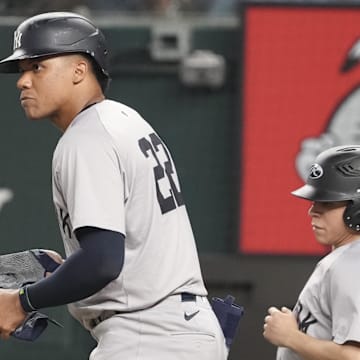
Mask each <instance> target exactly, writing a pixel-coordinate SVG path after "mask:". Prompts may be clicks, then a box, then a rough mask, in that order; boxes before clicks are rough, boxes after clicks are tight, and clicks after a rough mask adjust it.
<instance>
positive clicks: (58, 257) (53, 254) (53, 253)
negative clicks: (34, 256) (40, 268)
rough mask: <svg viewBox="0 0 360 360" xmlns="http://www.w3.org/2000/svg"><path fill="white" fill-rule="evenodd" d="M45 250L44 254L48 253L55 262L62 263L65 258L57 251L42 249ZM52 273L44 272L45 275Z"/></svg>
mask: <svg viewBox="0 0 360 360" xmlns="http://www.w3.org/2000/svg"><path fill="white" fill-rule="evenodd" d="M44 251H45V252H46V254H48V255H49V256H50V257H51V258H52V259H53V260H54V261H55V262H57V263H58V264H60V265H61V264H62V263H63V262H64V261H65V260H64V259H63V258H62V257H61V255H60V254H59V253H57V252H56V251H54V250H48V249H46V250H44ZM51 274H52V273H51V272H49V271H47V272H45V277H48V276H49V275H51Z"/></svg>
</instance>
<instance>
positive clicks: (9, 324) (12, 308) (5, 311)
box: [0, 289, 27, 340]
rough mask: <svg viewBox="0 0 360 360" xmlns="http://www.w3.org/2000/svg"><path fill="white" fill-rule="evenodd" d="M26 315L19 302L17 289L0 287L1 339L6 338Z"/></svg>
mask: <svg viewBox="0 0 360 360" xmlns="http://www.w3.org/2000/svg"><path fill="white" fill-rule="evenodd" d="M26 315H27V314H26V313H25V311H24V310H23V308H22V306H21V304H20V299H19V290H17V289H16V290H12V289H11V290H4V289H0V337H1V339H3V340H6V339H8V338H9V337H10V335H11V333H12V332H13V331H14V330H15V329H16V328H17V327H18V326H19V325H21V324H22V323H23V322H24V320H25V318H26Z"/></svg>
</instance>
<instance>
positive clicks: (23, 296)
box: [19, 286, 36, 313]
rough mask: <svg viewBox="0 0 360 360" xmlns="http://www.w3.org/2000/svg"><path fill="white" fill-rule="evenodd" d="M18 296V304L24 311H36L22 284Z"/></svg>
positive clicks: (25, 287) (26, 289)
mask: <svg viewBox="0 0 360 360" xmlns="http://www.w3.org/2000/svg"><path fill="white" fill-rule="evenodd" d="M19 298H20V304H21V306H22V308H23V309H24V311H25V312H28V313H29V312H33V311H36V309H35V308H34V306H33V305H32V304H31V302H30V299H29V293H28V288H27V286H23V287H21V288H20V292H19Z"/></svg>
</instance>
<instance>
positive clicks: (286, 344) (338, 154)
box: [264, 145, 360, 360]
mask: <svg viewBox="0 0 360 360" xmlns="http://www.w3.org/2000/svg"><path fill="white" fill-rule="evenodd" d="M292 194H293V195H295V196H298V197H300V198H304V199H307V200H310V201H312V204H311V206H310V209H309V215H310V217H311V226H312V228H313V231H314V235H315V238H316V240H317V241H318V242H319V243H320V244H323V245H329V246H331V247H332V252H331V253H330V254H328V255H327V256H325V257H324V258H323V259H322V260H321V261H320V262H319V263H318V264H317V266H316V268H315V270H314V272H313V274H312V275H311V277H310V278H309V280H308V282H307V283H306V285H305V287H304V289H303V290H302V292H301V293H300V296H299V299H298V301H297V303H296V305H295V308H294V310H293V311H292V312H291V311H290V310H289V309H287V308H285V307H283V308H281V309H277V308H276V307H270V308H269V310H268V312H269V315H267V316H266V317H265V324H264V337H265V338H266V339H267V340H268V341H270V342H271V343H272V344H274V345H276V346H278V347H279V349H278V352H277V360H298V359H303V360H305V359H306V360H339V359H341V360H346V359H349V360H350V359H351V360H355V359H360V301H359V294H360V282H359V274H360V261H359V259H360V241H359V240H360V146H359V145H355V146H352V145H349V146H338V147H332V148H330V149H328V150H325V151H323V152H322V153H321V154H320V155H318V156H317V158H316V159H315V163H314V164H313V166H312V167H311V171H310V174H309V175H308V178H307V181H306V185H304V186H302V187H301V188H299V189H297V190H295V191H293V192H292Z"/></svg>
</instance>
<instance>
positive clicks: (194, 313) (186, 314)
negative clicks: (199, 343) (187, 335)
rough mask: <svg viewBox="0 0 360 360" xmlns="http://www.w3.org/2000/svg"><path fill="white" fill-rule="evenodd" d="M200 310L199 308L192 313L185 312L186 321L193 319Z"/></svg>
mask: <svg viewBox="0 0 360 360" xmlns="http://www.w3.org/2000/svg"><path fill="white" fill-rule="evenodd" d="M199 312H200V310H197V311H195V312H193V313H191V314H188V313H184V318H185V320H186V321H189V320H191V319H192V318H193V317H194V316H195V315H196V314H198V313H199Z"/></svg>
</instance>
